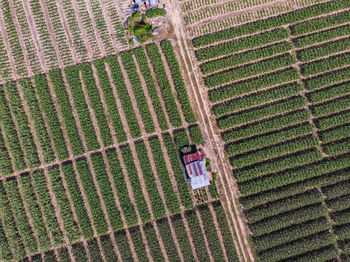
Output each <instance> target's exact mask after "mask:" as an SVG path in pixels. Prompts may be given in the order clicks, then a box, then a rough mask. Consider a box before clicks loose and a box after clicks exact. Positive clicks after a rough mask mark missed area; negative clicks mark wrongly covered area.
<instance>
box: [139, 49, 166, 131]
mask: <svg viewBox="0 0 350 262" xmlns="http://www.w3.org/2000/svg"><path fill="white" fill-rule="evenodd" d="M144 51H145V49H144ZM145 55H146V58H147V62H148V67H149V68H150V71H151V74H152V77H153V80H154V84H155V86H156V89H157V93H158V94H159V96H158V97H159V98H160V99H159V100H160V104H161V106H162V109H163V112H164V115H165V119H166V121H167V124H168V127H169V128H171V127H172V125H171V122H170V118H169V116H168V114H167V111H166V106H165V102H164V99H162V91H161V89H160V87H159V83H158V80H157V76H156V74H155V72H154V69H153V66H152V64H151V61H150V59H149V57H148V54H147V52H145Z"/></svg>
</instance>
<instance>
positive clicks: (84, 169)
mask: <svg viewBox="0 0 350 262" xmlns="http://www.w3.org/2000/svg"><path fill="white" fill-rule="evenodd" d="M76 163H77V169H78V173H79V177H80V181H81V183H82V186H83V188H84V193H85V195H86V198H87V200H88V202H89V206H90V211H91V214H92V219H93V221H94V225H95V228H96V231H97V233H98V234H104V233H106V232H107V231H108V226H107V223H106V220H105V217H104V214H103V211H102V207H101V202H100V199H99V197H98V194H97V191H96V186H95V184H94V180H93V178H92V174H91V172H90V169H89V166H88V163H87V161H86V159H80V160H78V161H77V162H76ZM101 194H102V193H101Z"/></svg>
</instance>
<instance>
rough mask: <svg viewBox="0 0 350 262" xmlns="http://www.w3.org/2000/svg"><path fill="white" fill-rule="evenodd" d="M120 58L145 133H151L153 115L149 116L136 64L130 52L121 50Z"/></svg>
mask: <svg viewBox="0 0 350 262" xmlns="http://www.w3.org/2000/svg"><path fill="white" fill-rule="evenodd" d="M121 58H122V62H123V66H124V68H125V71H126V73H127V74H128V78H129V81H130V83H131V88H132V90H133V93H134V96H135V99H136V103H137V107H138V109H139V112H140V115H141V119H142V122H143V124H144V127H145V130H146V133H147V134H149V133H153V132H154V130H155V128H154V123H153V117H152V116H151V112H150V110H149V106H148V104H147V100H146V97H145V93H144V92H143V89H142V83H141V80H140V77H139V75H138V72H137V69H136V65H135V62H134V60H133V57H132V53H131V52H123V53H121Z"/></svg>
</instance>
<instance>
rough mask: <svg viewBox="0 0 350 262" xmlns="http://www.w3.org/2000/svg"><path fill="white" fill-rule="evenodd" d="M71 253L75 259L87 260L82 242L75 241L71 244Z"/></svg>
mask: <svg viewBox="0 0 350 262" xmlns="http://www.w3.org/2000/svg"><path fill="white" fill-rule="evenodd" d="M72 253H73V256H74V259H75V261H88V259H87V254H86V251H85V248H84V246H83V243H77V244H74V245H73V246H72Z"/></svg>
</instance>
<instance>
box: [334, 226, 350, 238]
mask: <svg viewBox="0 0 350 262" xmlns="http://www.w3.org/2000/svg"><path fill="white" fill-rule="evenodd" d="M349 232H350V225H349V224H345V225H337V226H335V227H334V234H336V235H337V240H338V241H339V240H346V239H349Z"/></svg>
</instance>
